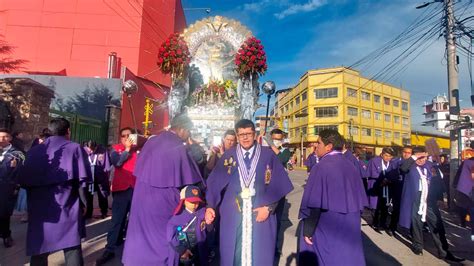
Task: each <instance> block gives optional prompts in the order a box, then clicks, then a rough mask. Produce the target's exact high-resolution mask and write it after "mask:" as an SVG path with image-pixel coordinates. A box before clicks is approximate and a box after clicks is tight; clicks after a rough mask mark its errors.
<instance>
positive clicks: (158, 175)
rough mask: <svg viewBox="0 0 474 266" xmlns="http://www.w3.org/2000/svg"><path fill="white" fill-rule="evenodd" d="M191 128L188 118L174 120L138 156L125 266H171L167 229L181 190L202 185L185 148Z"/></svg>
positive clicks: (147, 143)
mask: <svg viewBox="0 0 474 266" xmlns="http://www.w3.org/2000/svg"><path fill="white" fill-rule="evenodd" d="M191 128H192V122H191V120H190V119H189V118H188V117H187V116H185V115H178V116H176V117H174V118H173V120H172V121H171V128H170V130H169V131H164V132H162V133H160V134H159V135H157V136H153V137H151V138H149V139H148V141H147V142H146V143H145V145H144V146H143V148H142V150H141V152H140V154H139V156H138V159H137V163H136V166H135V172H134V175H135V176H136V177H137V181H136V185H135V190H134V192H133V199H132V206H131V209H130V219H129V223H128V229H127V239H126V241H125V248H124V252H123V258H122V261H123V263H124V264H125V265H165V264H168V263H169V244H168V241H167V240H166V225H167V224H168V221H169V220H170V219H171V217H172V216H173V211H174V209H175V208H176V206H177V205H178V203H179V189H180V188H182V187H184V186H187V185H192V184H197V183H200V182H202V178H201V174H200V172H199V168H198V166H197V164H196V162H195V161H194V160H193V158H191V156H190V155H189V153H188V151H187V149H186V146H185V145H184V142H185V141H186V140H187V139H188V138H189V136H190V130H191Z"/></svg>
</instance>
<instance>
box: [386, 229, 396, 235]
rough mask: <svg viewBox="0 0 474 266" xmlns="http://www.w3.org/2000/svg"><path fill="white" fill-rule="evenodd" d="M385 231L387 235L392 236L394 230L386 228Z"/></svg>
mask: <svg viewBox="0 0 474 266" xmlns="http://www.w3.org/2000/svg"><path fill="white" fill-rule="evenodd" d="M385 232H386V233H387V235H389V236H391V237H393V236H394V235H395V232H394V231H392V230H387V231H385Z"/></svg>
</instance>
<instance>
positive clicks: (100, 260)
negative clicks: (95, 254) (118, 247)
mask: <svg viewBox="0 0 474 266" xmlns="http://www.w3.org/2000/svg"><path fill="white" fill-rule="evenodd" d="M114 257H115V253H113V252H110V251H107V250H106V251H104V254H102V256H101V257H100V258H98V259H97V260H96V261H95V265H103V264H105V263H106V262H107V261H109V260H111V259H113V258H114Z"/></svg>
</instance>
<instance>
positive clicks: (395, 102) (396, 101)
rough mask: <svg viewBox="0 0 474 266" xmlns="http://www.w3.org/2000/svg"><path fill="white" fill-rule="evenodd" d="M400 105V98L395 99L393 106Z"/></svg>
mask: <svg viewBox="0 0 474 266" xmlns="http://www.w3.org/2000/svg"><path fill="white" fill-rule="evenodd" d="M399 105H400V102H399V101H398V100H395V99H394V100H393V107H398V106H399Z"/></svg>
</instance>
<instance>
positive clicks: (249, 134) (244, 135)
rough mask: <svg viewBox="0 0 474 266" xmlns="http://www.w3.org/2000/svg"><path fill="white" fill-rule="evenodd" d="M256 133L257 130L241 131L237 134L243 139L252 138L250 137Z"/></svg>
mask: <svg viewBox="0 0 474 266" xmlns="http://www.w3.org/2000/svg"><path fill="white" fill-rule="evenodd" d="M254 134H255V132H249V133H240V134H237V136H238V137H239V138H241V139H243V138H250V137H253V135H254Z"/></svg>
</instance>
